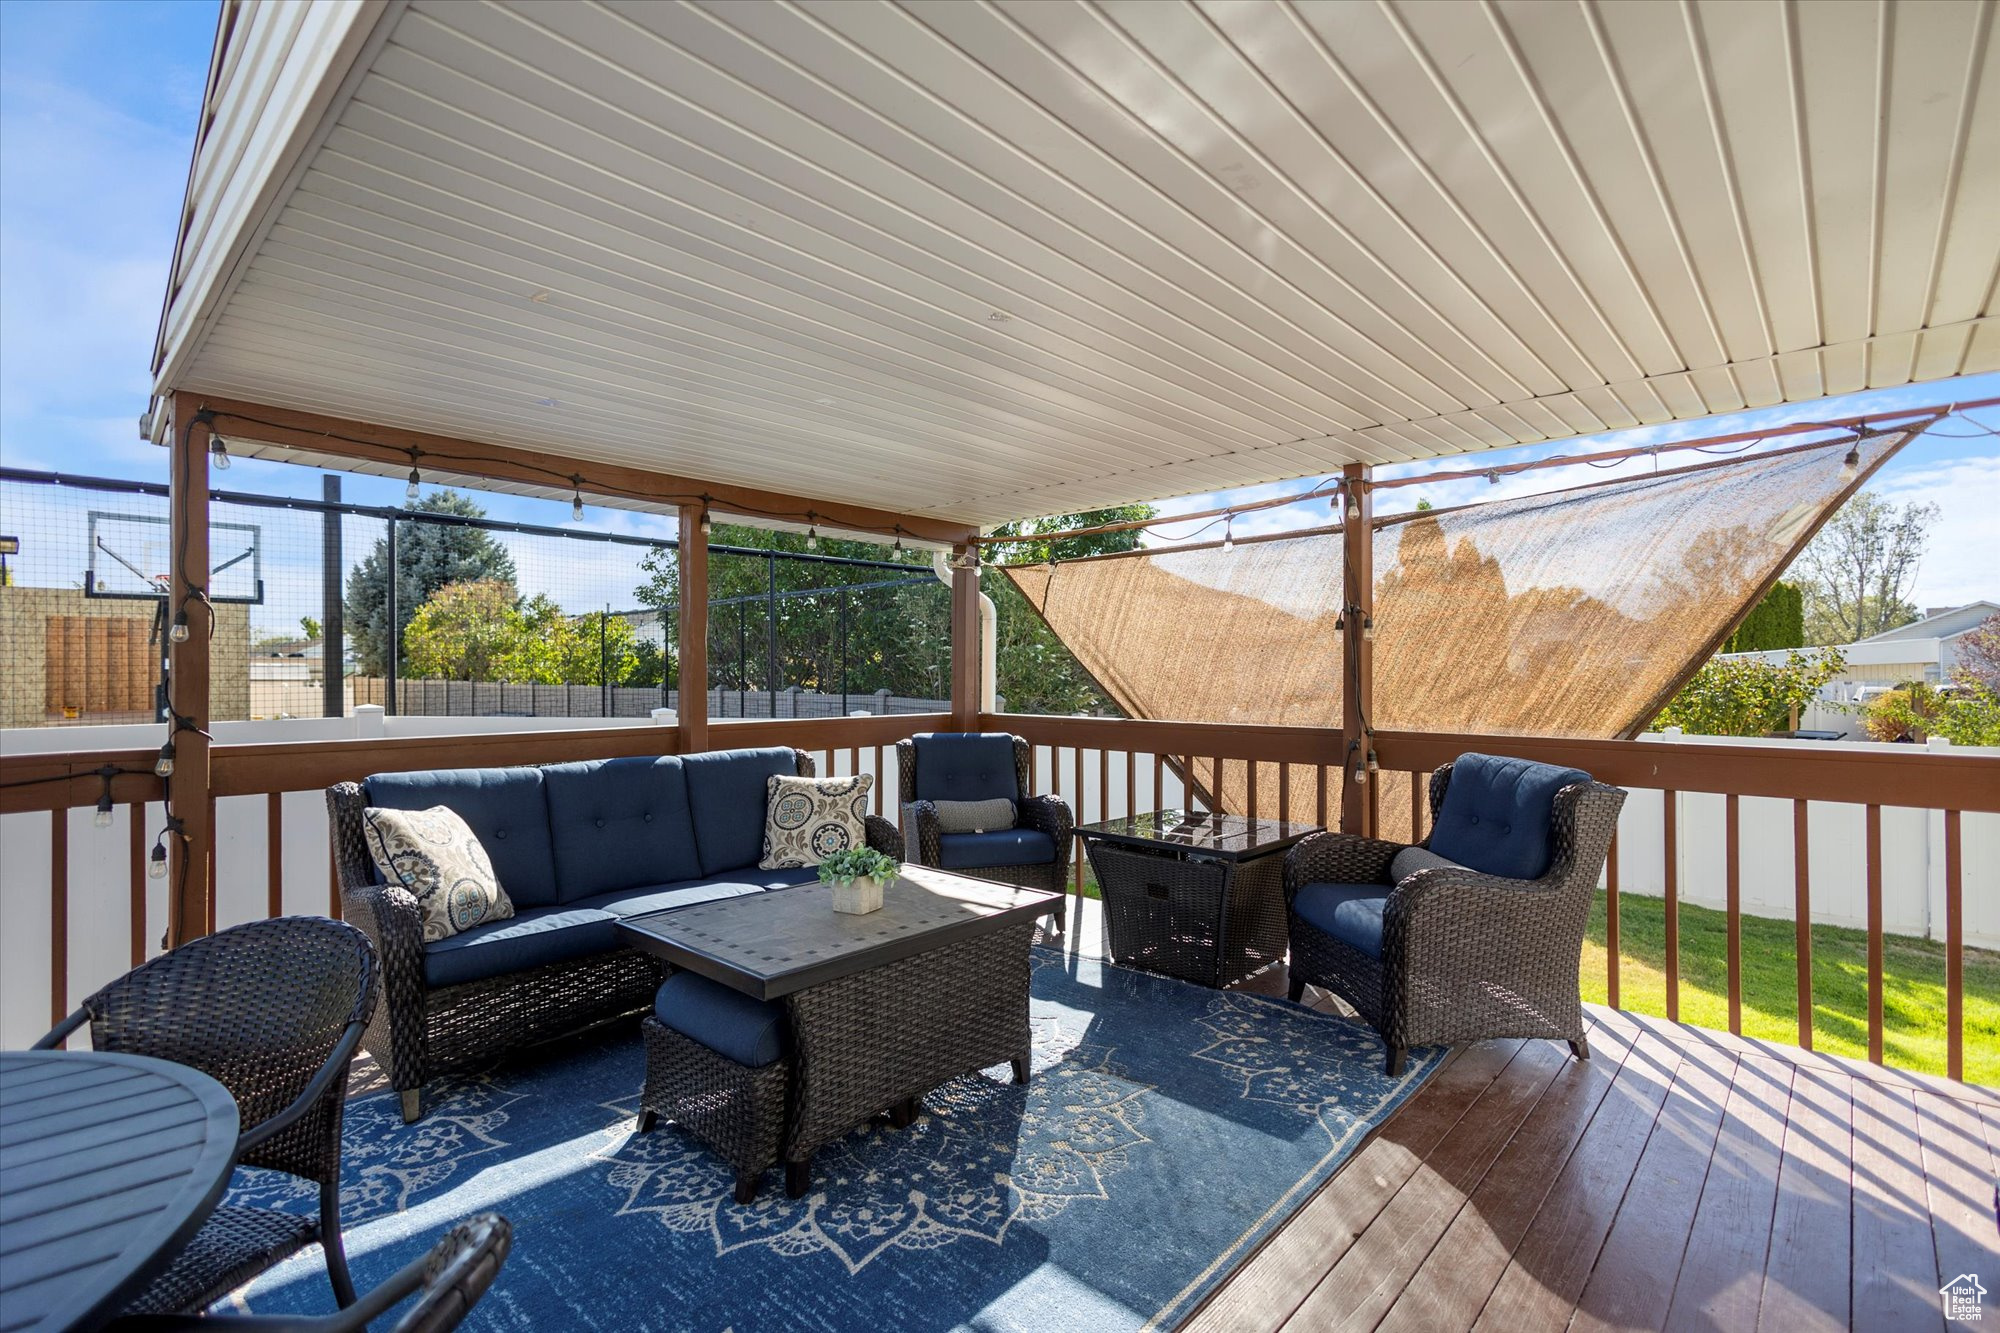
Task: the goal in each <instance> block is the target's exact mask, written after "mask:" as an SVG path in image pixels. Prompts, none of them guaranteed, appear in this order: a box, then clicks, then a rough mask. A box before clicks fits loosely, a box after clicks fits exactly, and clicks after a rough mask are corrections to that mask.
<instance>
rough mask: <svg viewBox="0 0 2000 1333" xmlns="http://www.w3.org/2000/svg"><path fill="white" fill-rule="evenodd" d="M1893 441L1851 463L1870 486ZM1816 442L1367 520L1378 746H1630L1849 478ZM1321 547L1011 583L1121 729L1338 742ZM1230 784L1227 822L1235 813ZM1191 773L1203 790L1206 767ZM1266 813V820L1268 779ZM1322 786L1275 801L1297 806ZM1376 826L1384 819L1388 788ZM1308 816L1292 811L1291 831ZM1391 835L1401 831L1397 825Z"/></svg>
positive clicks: (1336, 567) (1242, 548)
mask: <svg viewBox="0 0 2000 1333" xmlns="http://www.w3.org/2000/svg"><path fill="white" fill-rule="evenodd" d="M1908 439H1909V436H1908V435H1907V434H1902V433H1898V434H1892V435H1883V436H1878V437H1875V438H1873V439H1870V440H1867V441H1865V442H1863V443H1862V444H1861V445H1860V446H1859V448H1860V472H1861V475H1862V476H1863V477H1865V476H1866V475H1867V474H1868V473H1870V472H1872V471H1873V470H1874V469H1875V468H1877V467H1879V466H1880V465H1881V464H1882V463H1883V462H1884V461H1886V460H1887V459H1888V458H1889V457H1890V456H1892V455H1893V454H1894V453H1895V452H1896V451H1897V450H1898V449H1900V448H1901V447H1902V446H1903V444H1904V443H1905V442H1906V441H1907V440H1908ZM1843 453H1844V450H1842V449H1840V448H1839V447H1832V448H1828V447H1810V448H1803V449H1797V450H1791V451H1785V452H1779V453H1767V454H1760V455H1755V456H1750V457H1744V458H1740V459H1730V460H1726V461H1723V462H1717V463H1705V464H1701V465H1697V466H1694V467H1687V468H1679V469H1674V470H1671V471H1662V472H1659V473H1656V474H1650V475H1645V476H1637V477H1629V478H1623V479H1620V480H1617V481H1612V482H1605V483H1600V484H1597V485H1593V486H1585V487H1580V488H1577V489H1574V490H1568V491H1559V492H1554V493H1550V494H1545V495H1530V496H1521V497H1517V498H1513V499H1505V500H1497V501H1493V502H1491V503H1487V504H1478V505H1472V506H1468V507H1466V508H1463V509H1455V510H1449V511H1442V512H1438V513H1417V514H1407V515H1399V516H1397V517H1393V518H1387V519H1382V520H1378V522H1377V524H1376V528H1375V537H1374V540H1375V552H1374V555H1375V572H1376V584H1375V617H1374V620H1375V715H1374V716H1373V717H1371V718H1370V719H1369V722H1370V723H1371V724H1372V725H1373V726H1374V727H1375V728H1377V729H1379V730H1385V731H1386V730H1404V731H1451V732H1472V733H1492V732H1499V733H1509V732H1515V733H1527V734H1536V735H1553V736H1587V737H1604V738H1611V737H1620V736H1630V735H1633V734H1635V733H1637V732H1639V731H1640V730H1642V729H1644V727H1645V726H1646V724H1647V723H1648V722H1649V721H1651V719H1652V717H1653V716H1654V714H1656V713H1657V712H1658V711H1659V709H1660V707H1661V706H1662V705H1663V704H1664V703H1665V702H1666V701H1667V700H1668V699H1669V698H1671V697H1672V695H1673V693H1674V691H1675V690H1676V689H1678V688H1679V686H1680V684H1681V683H1682V681H1683V680H1685V678H1686V676H1687V675H1688V674H1689V673H1690V672H1691V671H1692V670H1693V669H1694V667H1695V666H1697V665H1698V664H1699V663H1700V661H1701V660H1702V659H1704V658H1705V657H1706V656H1707V655H1708V654H1709V653H1711V652H1713V651H1714V650H1715V648H1716V647H1717V646H1718V645H1719V644H1720V643H1721V641H1722V639H1723V638H1724V637H1725V636H1726V635H1727V633H1728V632H1729V630H1730V629H1731V628H1732V627H1733V626H1734V625H1735V624H1736V623H1737V622H1738V621H1739V620H1740V619H1741V618H1742V617H1743V616H1744V614H1746V613H1747V612H1748V611H1749V610H1750V608H1751V607H1752V606H1753V605H1754V604H1755V603H1756V601H1757V599H1758V598H1759V597H1760V596H1762V594H1763V591H1764V589H1765V588H1766V587H1767V586H1768V584H1769V583H1770V581H1771V580H1772V579H1773V578H1774V577H1775V576H1776V575H1777V574H1778V572H1779V571H1780V570H1782V569H1783V568H1784V567H1785V566H1786V565H1787V564H1788V563H1790V561H1791V560H1792V558H1793V557H1794V556H1795V555H1797V554H1798V552H1799V550H1800V548H1801V547H1802V546H1803V545H1804V544H1805V542H1806V541H1807V540H1808V539H1809V538H1810V537H1811V535H1812V533H1813V532H1814V531H1816V530H1817V528H1818V526H1819V524H1820V523H1821V522H1822V521H1823V520H1824V519H1825V518H1826V517H1827V516H1828V515H1829V514H1830V512H1831V511H1832V510H1833V509H1834V508H1835V507H1837V505H1838V504H1839V502H1840V501H1841V500H1842V499H1843V498H1844V497H1845V496H1846V495H1847V494H1848V493H1849V492H1850V490H1851V489H1852V487H1853V486H1854V485H1856V484H1858V482H1856V481H1855V480H1854V479H1853V478H1852V477H1851V476H1848V475H1843V471H1842V467H1841V463H1842V455H1843ZM1340 549H1341V537H1340V533H1339V532H1338V531H1337V530H1334V531H1322V532H1311V533H1302V534H1300V535H1298V536H1293V537H1282V538H1276V539H1268V540H1259V541H1249V542H1239V543H1237V544H1236V546H1235V549H1233V550H1228V551H1225V550H1223V549H1222V548H1221V547H1220V546H1204V547H1200V548H1196V549H1186V548H1182V549H1171V550H1155V551H1143V552H1134V553H1131V554H1126V555H1117V556H1101V557H1096V558H1093V559H1087V560H1076V561H1069V562H1065V563H1062V564H1058V565H1053V566H1051V565H1037V566H1027V567H1020V568H1010V569H1008V570H1007V574H1008V576H1009V577H1010V578H1011V579H1013V581H1014V583H1015V585H1016V586H1017V587H1019V588H1020V590H1021V591H1022V593H1023V594H1025V595H1026V597H1027V599H1028V601H1029V603H1030V604H1031V605H1032V606H1033V607H1034V608H1035V609H1036V610H1037V611H1039V612H1040V613H1041V614H1042V616H1043V618H1044V619H1046V620H1047V621H1048V623H1049V626H1050V628H1052V629H1053V630H1054V631H1055V633H1056V635H1057V637H1058V638H1060V639H1061V640H1062V641H1063V643H1064V644H1065V645H1066V646H1067V647H1068V648H1069V649H1070V651H1071V652H1073V653H1075V654H1076V656H1077V659H1078V660H1079V661H1080V662H1081V663H1082V664H1083V666H1084V668H1085V669H1086V670H1088V671H1089V672H1090V673H1091V674H1092V675H1093V676H1095V677H1096V678H1097V680H1098V682H1099V683H1100V684H1101V685H1102V686H1103V687H1104V689H1105V691H1106V692H1107V693H1108V694H1109V695H1110V696H1111V698H1112V700H1113V701H1114V702H1115V703H1117V705H1118V706H1119V708H1121V709H1122V710H1124V712H1125V713H1126V714H1127V715H1128V716H1131V717H1135V718H1155V719H1169V720H1175V721H1186V722H1233V723H1264V724H1279V725H1303V726H1328V727H1332V726H1338V725H1340V710H1341V682H1340V679H1339V674H1340V662H1341V656H1340V638H1339V635H1338V634H1337V633H1336V631H1335V629H1334V621H1335V618H1336V616H1337V615H1338V612H1339V607H1340V602H1341V596H1340V581H1341V557H1340ZM1243 767H1244V766H1243V765H1241V764H1234V765H1228V766H1226V770H1225V773H1224V775H1223V778H1222V781H1221V784H1220V797H1221V800H1222V802H1223V805H1224V806H1225V808H1228V809H1234V810H1242V809H1246V808H1247V804H1248V783H1247V780H1246V775H1245V774H1244V772H1243ZM1192 768H1193V772H1192V774H1191V776H1192V777H1193V778H1194V779H1195V781H1196V782H1197V783H1198V784H1199V785H1200V786H1201V787H1202V788H1203V789H1204V790H1214V785H1215V775H1214V772H1213V768H1214V765H1213V764H1212V762H1210V761H1206V760H1200V759H1194V760H1193V763H1192ZM1264 779H1265V780H1264V782H1263V783H1262V784H1261V785H1260V789H1259V800H1258V805H1259V807H1260V810H1259V813H1263V814H1269V815H1276V814H1277V813H1278V809H1277V805H1276V801H1277V799H1278V796H1277V793H1278V791H1279V787H1280V784H1279V783H1278V782H1277V780H1276V777H1275V775H1274V774H1272V773H1271V772H1270V770H1269V768H1268V767H1267V769H1266V771H1265V773H1264ZM1316 781H1317V775H1316V774H1314V773H1312V772H1310V771H1308V770H1298V771H1296V772H1295V773H1293V774H1291V775H1289V778H1288V781H1287V783H1286V784H1285V786H1286V788H1287V789H1288V790H1290V791H1291V792H1292V793H1293V794H1294V800H1295V801H1297V800H1308V801H1309V800H1311V799H1313V796H1314V795H1315V793H1316V788H1315V786H1314V784H1315V782H1316ZM1382 805H1383V810H1384V814H1385V819H1386V817H1387V814H1388V812H1389V810H1390V809H1391V807H1392V805H1393V806H1394V808H1396V809H1397V810H1406V809H1407V801H1406V800H1404V801H1401V802H1396V801H1394V800H1393V799H1392V797H1391V794H1390V793H1388V792H1385V793H1384V799H1383V802H1382ZM1307 808H1309V807H1304V806H1299V807H1295V809H1294V810H1293V813H1294V815H1298V814H1300V813H1302V812H1303V811H1304V810H1305V809H1307ZM1403 822H1404V824H1405V826H1406V825H1407V816H1406V815H1405V816H1404V817H1403Z"/></svg>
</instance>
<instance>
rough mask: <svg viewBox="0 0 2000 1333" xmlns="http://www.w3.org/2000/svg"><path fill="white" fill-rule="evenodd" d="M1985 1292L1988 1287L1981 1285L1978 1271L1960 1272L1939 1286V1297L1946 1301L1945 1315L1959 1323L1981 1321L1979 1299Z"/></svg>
mask: <svg viewBox="0 0 2000 1333" xmlns="http://www.w3.org/2000/svg"><path fill="white" fill-rule="evenodd" d="M1985 1294H1986V1288H1984V1287H1982V1286H1980V1285H1979V1274H1977V1273H1960V1274H1959V1275H1958V1276H1957V1277H1955V1278H1953V1279H1952V1280H1951V1281H1949V1282H1947V1283H1945V1284H1944V1285H1943V1286H1942V1287H1939V1288H1938V1299H1939V1300H1941V1301H1943V1302H1944V1317H1945V1318H1946V1319H1948V1320H1952V1321H1954V1322H1958V1323H1966V1324H1976V1323H1978V1322H1979V1301H1980V1298H1981V1297H1982V1296H1984V1295H1985Z"/></svg>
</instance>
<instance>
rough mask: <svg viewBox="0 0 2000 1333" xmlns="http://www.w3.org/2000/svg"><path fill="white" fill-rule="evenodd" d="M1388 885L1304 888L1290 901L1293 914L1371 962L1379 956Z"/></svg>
mask: <svg viewBox="0 0 2000 1333" xmlns="http://www.w3.org/2000/svg"><path fill="white" fill-rule="evenodd" d="M1388 902H1389V886H1388V885H1387V884H1306V885H1302V886H1300V888H1299V891H1298V893H1296V894H1295V895H1293V897H1292V914H1293V915H1294V916H1296V917H1298V918H1299V920H1301V921H1303V922H1305V923H1306V924H1307V925H1309V926H1311V927H1312V928H1313V929H1315V930H1318V931H1320V932H1322V933H1323V934H1327V935H1331V936H1333V937H1334V938H1335V939H1337V940H1339V941H1340V942H1341V943H1342V944H1345V945H1347V946H1348V947H1349V948H1350V949H1359V950H1360V951H1361V952H1362V953H1365V954H1367V955H1368V956H1369V957H1370V958H1380V957H1381V956H1382V909H1383V908H1384V907H1385V906H1387V905H1388Z"/></svg>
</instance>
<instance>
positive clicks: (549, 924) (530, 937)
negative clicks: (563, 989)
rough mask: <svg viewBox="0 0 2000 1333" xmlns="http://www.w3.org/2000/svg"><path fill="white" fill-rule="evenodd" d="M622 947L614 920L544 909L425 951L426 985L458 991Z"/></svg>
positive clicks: (589, 913)
mask: <svg viewBox="0 0 2000 1333" xmlns="http://www.w3.org/2000/svg"><path fill="white" fill-rule="evenodd" d="M619 946H620V941H619V939H618V918H617V917H615V916H613V915H611V913H609V912H596V911H592V910H590V909H589V908H584V907H543V908H537V909H534V910H532V911H527V912H522V913H520V914H518V915H517V916H514V917H513V918H511V919H509V920H506V921H488V922H486V923H484V924H483V925H477V926H474V927H473V928H472V929H471V930H467V931H462V932H460V933H459V934H457V935H453V936H452V937H451V938H450V939H443V940H437V941H435V942H433V943H430V944H426V945H425V946H424V983H425V984H426V985H429V986H460V985H464V984H465V983H466V982H468V981H484V980H485V979H486V978H488V977H497V976H500V975H501V974H503V973H506V972H521V971H525V970H526V969H528V968H531V967H541V966H542V965H544V964H546V963H563V962H568V961H569V960H570V959H572V958H583V957H586V956H587V955H589V954H594V953H608V952H609V951H611V950H613V949H616V948H618V947H619Z"/></svg>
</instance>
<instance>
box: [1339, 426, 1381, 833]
mask: <svg viewBox="0 0 2000 1333" xmlns="http://www.w3.org/2000/svg"><path fill="white" fill-rule="evenodd" d="M1341 472H1342V475H1343V477H1344V479H1345V486H1346V494H1345V496H1343V498H1342V501H1341V506H1342V511H1343V517H1342V519H1341V532H1340V539H1341V553H1340V567H1341V586H1342V588H1343V589H1344V590H1345V592H1344V595H1343V596H1342V598H1341V601H1342V604H1343V605H1344V606H1345V607H1346V608H1347V610H1346V630H1345V632H1344V633H1343V634H1342V635H1341V636H1340V656H1341V663H1340V671H1341V675H1340V756H1341V757H1340V762H1341V782H1340V827H1341V829H1342V831H1344V832H1347V833H1361V834H1368V833H1373V832H1374V829H1373V827H1372V826H1371V823H1370V819H1369V815H1370V812H1371V811H1372V810H1373V808H1374V806H1373V803H1372V802H1370V801H1369V799H1368V787H1367V786H1366V785H1364V784H1362V783H1358V782H1356V781H1355V780H1354V773H1355V767H1356V765H1360V766H1361V767H1362V768H1363V770H1364V771H1365V769H1366V766H1367V763H1368V750H1369V746H1370V744H1371V742H1370V740H1369V737H1368V734H1367V725H1366V721H1365V719H1367V718H1369V717H1371V716H1373V714H1374V711H1375V698H1374V695H1375V645H1374V643H1373V642H1372V641H1371V640H1370V636H1369V633H1368V630H1367V628H1366V627H1367V625H1368V623H1369V621H1370V620H1371V619H1372V618H1373V616H1374V614H1375V542H1374V518H1375V497H1374V485H1373V483H1372V481H1371V480H1370V477H1371V469H1369V468H1368V467H1367V466H1366V465H1365V464H1362V463H1349V464H1348V465H1347V466H1346V467H1345V468H1343V469H1341ZM1347 497H1352V498H1353V499H1354V500H1355V501H1356V502H1357V503H1359V504H1360V506H1361V517H1360V518H1358V519H1349V518H1347V517H1345V516H1344V514H1345V511H1346V508H1347Z"/></svg>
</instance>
